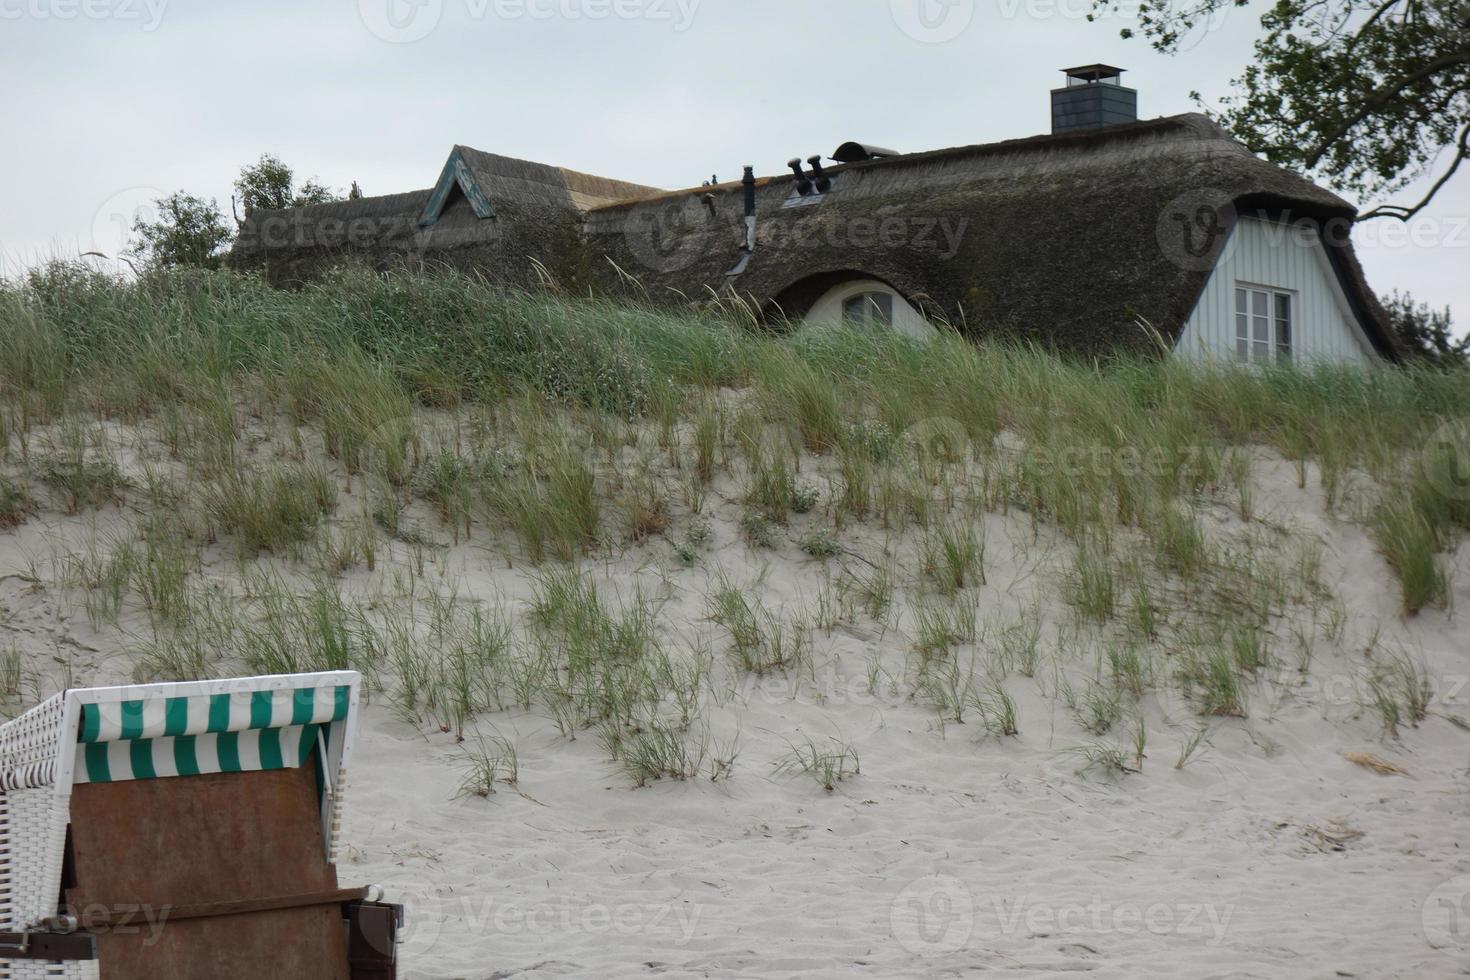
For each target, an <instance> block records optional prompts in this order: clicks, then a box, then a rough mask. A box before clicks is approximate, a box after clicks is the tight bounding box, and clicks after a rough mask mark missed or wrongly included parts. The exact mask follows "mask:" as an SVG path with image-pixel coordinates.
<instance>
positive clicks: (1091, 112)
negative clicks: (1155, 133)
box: [1051, 65, 1138, 133]
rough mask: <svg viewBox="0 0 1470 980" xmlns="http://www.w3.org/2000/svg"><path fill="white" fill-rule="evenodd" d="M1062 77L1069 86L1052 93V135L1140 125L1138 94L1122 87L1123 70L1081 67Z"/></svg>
mask: <svg viewBox="0 0 1470 980" xmlns="http://www.w3.org/2000/svg"><path fill="white" fill-rule="evenodd" d="M1062 73H1063V74H1065V75H1066V76H1067V84H1066V85H1064V86H1063V87H1061V88H1055V89H1052V91H1051V131H1052V132H1053V133H1067V132H1071V131H1072V130H1074V129H1098V128H1100V127H1102V126H1114V125H1117V124H1118V123H1130V122H1137V121H1138V92H1137V91H1136V90H1135V89H1131V88H1125V87H1124V86H1123V78H1122V75H1123V69H1121V68H1114V67H1113V66H1112V65H1082V66H1080V67H1078V68H1064V69H1062Z"/></svg>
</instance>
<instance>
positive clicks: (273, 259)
mask: <svg viewBox="0 0 1470 980" xmlns="http://www.w3.org/2000/svg"><path fill="white" fill-rule="evenodd" d="M449 159H450V164H451V165H452V164H453V162H454V161H455V160H456V159H459V160H462V161H463V162H464V165H465V167H466V168H467V169H468V171H469V179H470V180H471V181H472V182H473V185H474V186H475V187H476V188H478V190H479V191H480V192H482V193H483V194H484V195H485V197H486V198H487V199H488V200H489V202H490V203H491V205H492V207H493V212H494V217H493V218H490V219H482V218H481V217H479V216H478V215H477V214H476V213H475V209H474V207H473V206H472V204H471V202H470V200H469V199H467V198H466V196H465V194H464V192H463V190H461V189H460V188H459V187H453V188H451V189H450V191H449V194H448V196H447V197H446V198H445V200H444V203H443V207H442V211H439V212H438V213H437V215H436V217H437V220H435V221H433V222H432V223H426V222H425V220H424V217H425V212H426V209H427V208H428V206H429V204H430V202H431V200H432V199H433V196H434V194H435V190H436V188H426V189H424V190H420V191H411V192H409V193H407V194H392V195H388V196H383V197H363V198H359V199H357V200H349V201H336V202H333V203H331V204H321V205H315V206H310V207H301V208H290V209H287V210H280V211H275V210H261V211H255V212H252V213H251V214H250V215H249V216H247V218H246V220H245V224H244V227H242V228H241V230H240V236H239V239H238V240H237V242H236V244H235V248H234V251H233V253H232V257H231V258H232V261H233V262H234V263H235V264H236V265H237V266H239V267H242V268H259V269H264V270H265V271H266V272H267V274H268V275H269V276H270V278H271V280H272V281H273V282H276V283H278V284H281V285H291V284H296V283H300V282H304V281H306V280H308V279H310V278H312V277H313V276H315V275H319V274H321V272H322V271H324V270H325V268H326V267H327V266H329V265H331V264H333V263H335V262H339V261H341V260H343V259H344V258H356V259H359V260H362V259H366V260H367V261H370V262H372V263H374V264H376V265H378V266H379V267H382V268H390V267H398V266H404V265H407V266H420V265H427V266H432V265H448V266H453V267H457V268H462V269H466V270H473V271H477V272H482V273H484V274H485V275H487V276H488V277H490V278H492V279H496V280H500V281H503V282H506V283H507V284H510V285H531V284H533V283H534V282H536V281H538V275H539V274H538V272H537V271H536V269H535V268H534V263H535V262H539V263H542V264H543V265H544V266H545V267H546V268H547V270H548V271H549V272H550V273H551V274H552V275H554V276H574V275H575V274H576V269H575V268H574V267H571V266H568V265H567V263H568V262H573V261H575V260H576V258H577V254H578V252H579V244H580V243H579V238H580V232H581V226H582V215H583V213H584V212H585V211H586V210H587V209H588V208H591V207H595V206H598V205H603V204H607V203H609V202H612V201H616V200H622V199H626V198H629V197H635V196H640V195H647V194H655V193H659V190H658V189H657V188H653V187H646V186H644V185H642V184H632V183H628V182H627V181H621V180H612V179H609V178H606V177H597V176H594V175H591V174H584V173H579V172H578V171H575V170H568V169H566V168H564V167H553V166H550V165H548V164H544V163H534V162H531V161H529V160H517V159H515V158H513V157H506V156H500V155H499V154H495V153H486V152H484V151H482V150H476V149H474V148H473V147H468V146H456V147H454V149H453V150H452V151H451V153H450V158H449ZM446 169H448V167H446ZM451 182H452V181H451ZM533 260H534V261H533Z"/></svg>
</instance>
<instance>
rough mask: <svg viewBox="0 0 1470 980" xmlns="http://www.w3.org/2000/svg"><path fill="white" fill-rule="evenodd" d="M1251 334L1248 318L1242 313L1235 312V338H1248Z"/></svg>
mask: <svg viewBox="0 0 1470 980" xmlns="http://www.w3.org/2000/svg"><path fill="white" fill-rule="evenodd" d="M1250 335H1251V325H1250V318H1249V317H1248V316H1246V315H1245V314H1244V313H1237V314H1235V339H1236V340H1249V339H1250Z"/></svg>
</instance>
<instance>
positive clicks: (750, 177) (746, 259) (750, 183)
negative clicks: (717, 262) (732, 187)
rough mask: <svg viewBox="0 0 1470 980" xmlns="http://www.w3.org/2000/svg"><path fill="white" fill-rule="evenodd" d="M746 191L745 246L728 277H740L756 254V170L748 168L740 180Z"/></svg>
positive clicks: (741, 249)
mask: <svg viewBox="0 0 1470 980" xmlns="http://www.w3.org/2000/svg"><path fill="white" fill-rule="evenodd" d="M740 183H741V185H742V186H743V188H744V190H745V244H744V245H742V246H741V247H740V260H739V261H738V262H736V263H735V267H734V268H733V269H731V270H730V271H729V272H727V273H725V275H727V276H738V275H740V274H741V273H742V272H744V271H745V269H746V267H747V266H749V265H750V257H751V256H752V255H754V254H755V168H754V167H746V168H745V176H744V177H743V178H741V180H740Z"/></svg>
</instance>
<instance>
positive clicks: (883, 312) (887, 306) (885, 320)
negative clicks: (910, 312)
mask: <svg viewBox="0 0 1470 980" xmlns="http://www.w3.org/2000/svg"><path fill="white" fill-rule="evenodd" d="M868 300H869V302H870V303H872V306H873V322H874V323H881V324H883V325H884V326H892V325H893V296H892V295H891V294H889V293H869V294H868Z"/></svg>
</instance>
